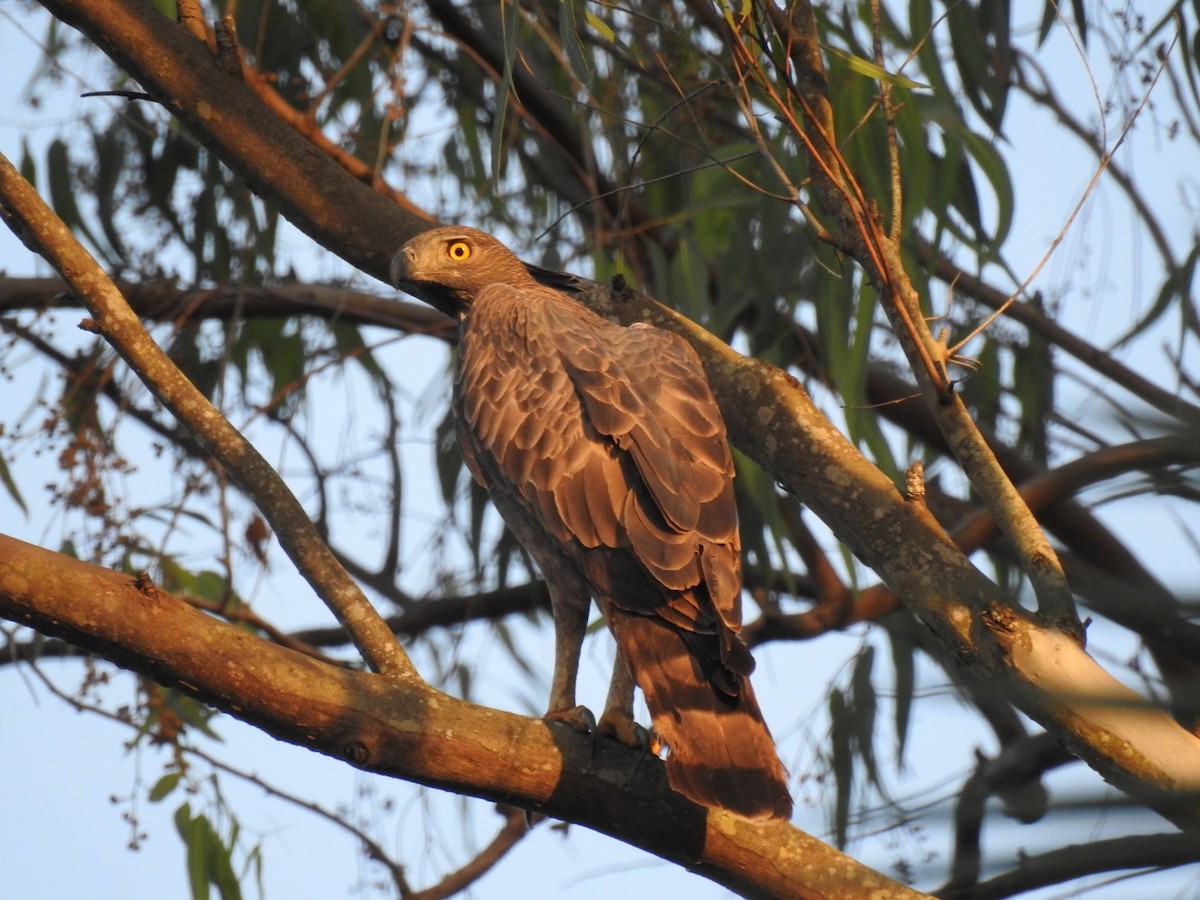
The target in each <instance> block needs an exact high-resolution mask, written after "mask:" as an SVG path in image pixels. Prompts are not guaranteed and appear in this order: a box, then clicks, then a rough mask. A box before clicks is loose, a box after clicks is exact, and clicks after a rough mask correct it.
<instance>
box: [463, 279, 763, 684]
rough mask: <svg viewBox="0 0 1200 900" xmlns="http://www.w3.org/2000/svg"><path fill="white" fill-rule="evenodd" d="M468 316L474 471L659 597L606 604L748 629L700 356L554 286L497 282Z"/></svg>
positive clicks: (718, 429)
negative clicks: (631, 569) (611, 318)
mask: <svg viewBox="0 0 1200 900" xmlns="http://www.w3.org/2000/svg"><path fill="white" fill-rule="evenodd" d="M543 291H547V292H548V293H549V294H550V295H552V296H544V297H543V298H542V299H540V300H539V299H538V298H537V297H535V296H534V295H535V294H538V293H541V292H543ZM533 301H536V302H533ZM471 316H472V322H471V324H470V327H469V328H468V329H467V331H466V333H465V334H464V341H463V345H462V347H461V348H460V354H461V357H460V369H459V380H458V385H457V389H458V391H459V394H460V401H459V403H460V411H461V419H462V421H463V425H464V426H466V428H465V431H467V432H468V433H466V434H464V435H463V437H464V444H465V445H468V457H469V458H470V457H471V456H472V455H474V456H475V457H476V461H475V462H474V463H473V470H475V471H476V474H477V475H478V476H481V477H482V479H483V480H484V481H485V482H486V483H488V484H490V485H492V486H493V489H496V486H497V485H498V486H499V489H500V490H508V489H509V488H508V487H506V485H509V486H515V487H516V489H518V490H520V491H521V492H522V494H523V497H524V500H525V503H526V504H527V505H528V507H529V508H530V511H531V512H532V513H533V514H534V515H535V516H536V517H537V519H538V520H539V521H540V522H541V523H542V525H543V527H544V528H545V530H546V531H547V532H548V533H549V534H550V535H553V536H554V537H555V538H557V539H558V540H560V541H571V540H575V541H578V542H579V543H580V544H582V545H583V547H585V548H588V549H595V548H600V547H605V548H612V549H614V550H621V551H626V552H625V553H623V554H622V555H623V556H631V557H632V559H628V560H625V564H626V565H629V564H637V565H638V566H639V567H640V568H641V569H643V570H644V573H645V576H646V577H647V578H648V579H649V581H650V582H651V583H652V584H656V585H658V586H660V590H659V591H655V592H654V593H656V594H658V596H655V597H647V596H646V592H645V591H621V592H620V593H619V596H615V597H613V598H611V599H612V600H613V601H614V602H616V603H617V604H619V605H625V606H627V607H628V611H630V612H638V613H642V614H645V613H651V612H652V613H654V614H657V615H660V616H662V617H663V618H666V619H667V620H669V621H671V622H672V623H673V624H676V625H678V626H680V627H682V628H685V629H687V630H693V631H699V632H707V633H712V632H713V631H714V630H718V631H719V630H724V629H722V628H721V627H720V626H718V624H717V622H718V621H719V622H720V623H721V626H724V628H725V629H730V630H732V631H737V630H738V628H739V627H740V604H739V591H740V584H741V581H740V571H739V544H738V533H737V512H736V507H735V504H734V498H733V487H732V482H731V478H732V475H733V462H732V458H731V456H730V453H729V448H728V446H727V444H726V442H725V432H724V425H723V423H722V421H721V418H720V413H719V411H718V410H717V406H716V402H715V401H714V399H713V397H712V393H711V391H710V389H709V387H708V384H707V382H706V380H705V378H704V374H703V370H702V368H701V367H700V362H699V360H698V359H697V357H696V355H695V353H694V351H693V350H692V349H691V347H690V346H688V344H687V343H686V342H684V341H683V339H682V338H679V337H678V336H676V335H672V334H670V333H668V332H664V331H660V330H658V329H655V328H650V327H641V326H634V327H632V328H622V327H619V326H616V325H612V324H611V323H608V322H606V321H605V320H604V319H601V318H600V317H598V316H595V315H594V314H592V313H590V312H589V311H587V310H586V309H584V308H583V307H580V306H578V305H577V304H574V303H573V302H572V301H570V300H568V299H567V298H565V297H562V296H561V295H558V294H556V293H555V292H552V291H549V290H548V289H545V288H532V287H531V288H526V287H520V288H516V287H508V286H500V285H493V286H490V287H488V288H486V289H485V290H484V291H483V292H481V295H480V297H479V298H477V300H476V302H475V305H474V307H473V309H472V312H471ZM701 584H703V585H704V589H703V590H697V588H699V587H700V585H701ZM747 661H748V654H747V660H746V661H743V662H747ZM735 668H736V669H739V670H740V669H741V668H742V665H735Z"/></svg>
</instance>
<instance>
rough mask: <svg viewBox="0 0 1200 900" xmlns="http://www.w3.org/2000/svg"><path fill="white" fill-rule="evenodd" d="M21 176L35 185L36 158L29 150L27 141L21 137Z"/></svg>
mask: <svg viewBox="0 0 1200 900" xmlns="http://www.w3.org/2000/svg"><path fill="white" fill-rule="evenodd" d="M20 169H21V177H22V178H24V179H25V180H26V181H28V182H29V183H30V184H31V185H33V186H34V187H35V188H36V187H37V160H36V159H34V157H33V154H32V153H30V152H29V142H28V141H27V140H26V139H25V138H22V139H21V166H20Z"/></svg>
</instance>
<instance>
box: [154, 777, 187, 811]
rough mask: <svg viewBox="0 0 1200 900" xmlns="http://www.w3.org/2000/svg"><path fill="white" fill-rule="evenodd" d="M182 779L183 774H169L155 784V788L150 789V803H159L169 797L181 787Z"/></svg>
mask: <svg viewBox="0 0 1200 900" xmlns="http://www.w3.org/2000/svg"><path fill="white" fill-rule="evenodd" d="M181 778H183V773H182V772H168V773H167V774H166V775H164V776H163V777H162V778H160V779H158V781H156V782H154V787H152V788H150V802H151V803H158V802H160V801H161V800H163V799H164V798H165V797H167V796H168V795H169V794H170V793H171V792H172V791H174V790H175V788H177V787H179V781H180V779H181Z"/></svg>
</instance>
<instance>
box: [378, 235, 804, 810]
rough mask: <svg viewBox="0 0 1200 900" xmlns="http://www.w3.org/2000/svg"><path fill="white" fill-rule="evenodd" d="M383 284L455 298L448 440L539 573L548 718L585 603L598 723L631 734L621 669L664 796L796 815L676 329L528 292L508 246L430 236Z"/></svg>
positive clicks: (571, 658) (720, 450) (714, 436)
mask: <svg viewBox="0 0 1200 900" xmlns="http://www.w3.org/2000/svg"><path fill="white" fill-rule="evenodd" d="M392 267H393V281H394V282H396V283H397V284H398V285H399V286H408V287H410V288H413V289H416V290H418V291H419V290H421V289H426V290H427V289H429V288H430V287H434V288H435V289H437V290H439V291H443V292H449V293H450V294H451V295H452V296H454V297H456V298H457V301H458V302H459V303H460V304H461V305H462V309H463V313H462V317H461V342H460V345H459V360H458V372H457V376H456V380H455V398H454V404H455V412H456V421H457V424H458V435H459V441H460V444H461V446H462V450H463V453H464V455H465V457H466V460H467V464H468V466H469V468H470V469H471V472H472V473H473V474H474V476H475V478H476V479H477V480H478V481H479V482H480V483H481V484H483V485H484V486H486V487H487V488H488V490H489V492H490V495H491V497H492V500H493V502H494V503H495V504H496V507H497V508H498V509H499V511H500V513H501V515H502V516H503V517H504V519H505V521H506V522H507V523H508V524H509V527H510V528H512V529H513V531H514V532H515V534H516V535H517V537H518V539H519V540H520V541H521V542H522V544H523V545H524V546H525V547H526V549H527V550H528V551H529V552H530V554H531V555H532V556H533V557H534V559H535V560H536V561H537V563H538V565H539V566H540V568H541V569H542V573H543V575H544V576H545V578H546V580H547V584H548V586H549V588H550V594H551V598H552V600H553V605H554V615H555V623H556V635H557V647H556V661H555V675H554V684H553V686H552V689H551V698H550V709H549V712H548V717H551V718H555V717H558V718H565V719H568V720H569V719H570V718H571V716H572V714H573V711H574V709H575V676H576V672H577V670H578V661H579V648H580V644H581V642H582V639H583V634H584V630H585V627H586V621H587V612H588V607H589V597H594V598H595V599H596V602H597V604H598V605H599V607H600V609H601V611H602V612H603V613H604V615H605V617H606V618H607V620H608V623H609V626H610V628H611V629H612V632H613V634H614V636H615V637H616V641H617V646H618V650H619V658H618V661H617V670H616V672H614V677H613V687H612V689H611V690H610V693H609V700H608V704H607V706H606V710H605V714H604V716H603V717H602V719H601V728H602V729H605V730H608V731H610V732H612V733H614V734H615V735H617V736H619V737H623V738H625V739H627V738H628V736H629V735H630V734H631V733H632V732H631V729H630V724H631V716H632V708H631V703H632V685H631V683H630V680H629V678H628V677H627V676H628V675H632V677H633V679H634V680H636V682H637V684H638V686H640V687H641V688H642V691H643V693H644V694H645V697H646V703H647V706H648V707H649V709H650V714H651V716H652V718H653V722H654V727H655V730H656V731H657V732H658V734H659V735H660V736H661V737H662V739H663V740H664V741H666V743H667V744H668V746H669V747H670V752H669V755H668V757H667V759H666V767H667V775H668V779H669V781H670V784H671V786H672V787H673V788H674V789H675V790H677V791H679V792H680V793H682V794H684V795H685V796H687V797H689V798H691V799H693V800H695V801H697V802H699V803H703V804H706V805H711V806H721V807H724V808H726V809H729V810H730V811H732V812H735V813H738V814H740V815H743V816H746V817H749V818H780V817H786V816H788V815H790V813H791V808H792V801H791V797H790V795H789V794H788V790H787V784H786V773H785V772H784V770H783V766H782V765H781V764H780V762H779V759H778V756H777V755H776V752H775V747H774V743H773V741H772V740H771V736H770V733H769V731H768V730H767V727H766V725H765V724H764V722H763V720H762V714H761V713H760V711H759V708H758V703H757V701H756V700H755V697H754V692H753V690H752V688H751V686H750V682H749V679H748V676H749V674H750V672H751V670H752V669H753V667H754V660H753V657H751V656H750V653H749V651H748V650H747V649H746V647H745V645H744V644H743V643H742V641H741V639H740V638H739V637H738V634H737V633H738V631H739V630H740V628H741V603H740V596H741V572H740V555H739V539H738V530H737V513H736V508H735V505H734V497H733V482H732V478H733V461H732V458H731V456H730V451H729V446H728V443H727V440H726V436H725V426H724V423H723V422H722V420H721V416H720V412H719V411H718V409H717V405H716V402H715V401H714V399H713V396H712V393H711V391H710V389H709V386H708V382H707V380H706V379H705V376H704V372H703V369H702V368H701V365H700V361H699V359H698V358H697V357H696V355H695V352H694V351H693V350H692V349H691V347H690V346H688V344H687V343H686V342H685V341H683V340H682V339H681V338H679V337H678V336H676V335H673V334H670V333H669V332H665V331H662V330H659V329H657V328H653V327H650V326H645V325H635V326H633V327H630V328H623V327H620V326H618V325H614V324H612V323H610V322H608V321H607V320H605V319H603V318H602V317H600V316H598V315H596V314H595V313H593V312H591V311H590V310H588V309H587V308H586V307H583V306H581V305H579V304H578V303H576V302H574V301H573V300H571V299H570V298H569V297H567V296H566V295H564V294H562V293H559V292H558V291H555V290H553V289H551V288H549V287H545V286H543V285H541V284H539V283H538V282H536V281H535V280H534V279H533V278H532V276H531V275H530V274H529V272H528V271H527V270H526V269H525V267H524V266H523V265H522V264H521V262H520V261H519V260H518V259H517V258H516V257H515V256H514V255H513V254H512V253H511V252H510V251H509V250H508V249H507V248H506V247H504V245H503V244H501V243H499V242H498V241H496V240H495V239H494V238H492V237H490V236H489V235H487V234H484V233H483V232H480V231H476V230H474V229H470V228H438V229H434V230H432V231H428V232H425V233H423V234H421V235H419V236H418V237H416V238H414V239H413V240H411V241H409V242H408V243H407V244H405V245H404V247H403V248H401V250H400V252H399V253H397V254H396V257H395V259H394V261H393V264H392Z"/></svg>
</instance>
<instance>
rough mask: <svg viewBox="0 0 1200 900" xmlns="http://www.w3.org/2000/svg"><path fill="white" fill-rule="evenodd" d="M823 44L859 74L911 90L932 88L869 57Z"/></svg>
mask: <svg viewBox="0 0 1200 900" xmlns="http://www.w3.org/2000/svg"><path fill="white" fill-rule="evenodd" d="M821 46H822V47H823V48H824V49H825V52H826V53H829V54H830V55H832V56H836V57H837V58H838V59H840V60H841V61H842V62H844V63H845V64H846V67H847V68H849V69H850V71H851V72H856V73H858V74H859V75H865V76H866V77H867V78H873V79H875V80H876V81H882V82H885V83H887V84H893V85H896V86H897V87H903V88H908V89H909V90H925V91H928V90H931V88H930V87H929V85H927V84H922V83H921V82H919V81H913V80H912V79H911V78H905V77H904V76H903V75H900V74H899V73H896V72H889V71H888V70H887V69H885V68H883V67H882V66H879V65H876V64H875V63H873V62H871V61H870V60H869V59H864V58H863V57H861V56H857V55H856V54H853V53H847V52H846V51H845V50H841V49H839V48H837V47H831V46H830V45H828V44H822V45H821Z"/></svg>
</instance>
